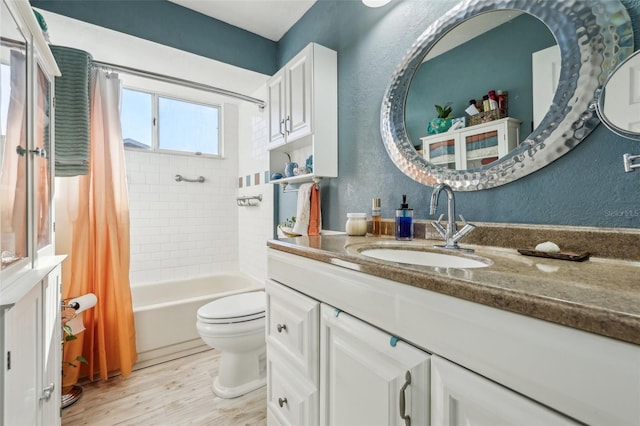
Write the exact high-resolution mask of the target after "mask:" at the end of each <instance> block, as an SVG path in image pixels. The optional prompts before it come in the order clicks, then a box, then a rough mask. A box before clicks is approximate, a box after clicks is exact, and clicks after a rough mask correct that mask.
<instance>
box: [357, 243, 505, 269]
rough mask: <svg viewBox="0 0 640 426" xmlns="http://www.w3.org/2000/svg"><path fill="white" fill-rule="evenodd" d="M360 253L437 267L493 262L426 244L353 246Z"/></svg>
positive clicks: (399, 261) (458, 266)
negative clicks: (447, 251)
mask: <svg viewBox="0 0 640 426" xmlns="http://www.w3.org/2000/svg"><path fill="white" fill-rule="evenodd" d="M351 248H352V249H355V252H356V253H357V254H359V255H362V256H366V257H369V258H372V259H378V260H384V261H388V262H397V263H403V264H406V265H420V266H432V267H435V268H486V267H487V266H490V265H491V264H492V263H493V262H492V261H490V260H489V259H484V258H481V257H479V256H470V255H464V254H462V255H458V254H448V253H442V252H440V251H438V252H436V251H434V249H432V248H431V247H425V246H417V245H416V246H411V247H408V246H403V245H398V246H393V245H387V246H386V247H385V246H384V245H372V246H369V245H361V246H360V247H351Z"/></svg>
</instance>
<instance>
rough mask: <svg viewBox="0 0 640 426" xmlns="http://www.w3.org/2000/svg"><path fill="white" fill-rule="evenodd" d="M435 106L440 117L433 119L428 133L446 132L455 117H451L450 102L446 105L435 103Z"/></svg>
mask: <svg viewBox="0 0 640 426" xmlns="http://www.w3.org/2000/svg"><path fill="white" fill-rule="evenodd" d="M435 107H436V111H437V112H438V117H437V118H434V119H433V120H431V121H430V122H429V125H428V126H427V133H429V134H431V135H434V134H437V133H444V132H446V131H447V130H449V127H451V120H452V119H453V117H451V111H452V108H451V106H450V105H449V104H446V105H445V106H441V105H435Z"/></svg>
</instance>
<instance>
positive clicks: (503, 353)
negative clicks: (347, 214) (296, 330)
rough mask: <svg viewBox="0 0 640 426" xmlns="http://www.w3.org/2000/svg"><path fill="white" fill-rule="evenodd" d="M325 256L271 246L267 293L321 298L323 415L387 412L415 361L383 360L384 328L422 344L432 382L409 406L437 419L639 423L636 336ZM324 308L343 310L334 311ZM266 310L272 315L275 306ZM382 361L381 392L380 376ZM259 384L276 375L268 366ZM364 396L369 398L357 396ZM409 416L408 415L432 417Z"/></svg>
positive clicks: (387, 335)
mask: <svg viewBox="0 0 640 426" xmlns="http://www.w3.org/2000/svg"><path fill="white" fill-rule="evenodd" d="M332 263H333V264H328V263H325V262H321V261H317V260H313V259H310V258H306V257H304V256H298V255H295V254H291V253H286V252H283V251H280V250H276V249H273V248H270V249H269V251H268V268H269V278H270V281H269V283H271V284H270V285H267V293H268V294H269V293H270V292H272V291H273V288H274V287H275V286H277V288H281V289H286V290H287V291H288V292H294V293H298V294H299V295H300V296H301V297H303V298H304V299H305V300H307V301H309V303H313V302H311V301H316V303H318V302H319V303H320V304H321V306H322V315H321V321H320V330H321V333H320V334H321V338H320V345H319V351H320V359H319V360H318V362H319V365H320V367H319V368H320V370H319V371H320V373H321V374H320V378H319V389H320V402H319V410H320V418H319V419H320V420H318V421H320V422H321V424H340V422H342V421H343V420H342V419H343V418H346V419H347V420H345V422H351V423H358V420H357V419H359V418H361V417H357V416H356V417H349V416H353V415H354V413H353V412H351V411H350V404H354V407H356V406H359V407H367V408H366V410H367V412H366V413H364V414H363V413H362V409H359V410H358V411H359V413H357V415H359V416H366V415H367V414H370V413H369V411H371V412H374V411H375V412H388V413H392V414H393V413H394V412H396V410H397V407H398V405H399V404H398V405H396V400H398V401H399V393H398V392H397V389H398V388H397V386H398V384H399V383H403V382H402V374H403V369H405V368H406V369H407V370H410V369H411V367H410V366H411V365H412V364H411V363H409V364H408V365H404V366H403V367H400V366H396V367H387V364H386V363H387V362H388V357H386V356H385V355H384V354H385V353H386V354H389V353H393V349H392V348H390V347H389V341H390V339H391V336H397V337H398V338H399V339H401V340H403V341H404V342H407V343H408V345H407V346H415V347H416V348H422V349H424V350H425V351H426V352H428V353H429V354H431V355H429V354H427V353H423V352H421V351H418V352H419V354H418V355H416V356H417V357H420V356H423V357H425V358H426V359H427V360H430V361H427V362H428V363H429V364H430V367H429V369H428V370H427V371H430V375H431V377H430V392H429V390H428V389H426V390H425V392H424V395H425V396H424V397H423V398H419V399H418V400H417V401H416V400H415V399H414V398H413V396H412V397H411V403H410V405H411V408H410V409H411V410H415V409H419V410H423V409H427V410H430V416H431V417H430V418H431V424H432V425H434V426H439V425H446V424H467V423H465V422H464V421H462V420H461V419H463V418H467V419H468V420H469V422H470V423H468V424H470V425H474V424H480V425H482V424H491V425H494V424H503V425H511V424H512V425H522V424H545V425H546V424H574V423H573V421H574V420H575V421H576V423H583V424H620V425H626V424H640V405H639V404H638V401H640V369H639V368H638V367H639V365H640V364H639V360H640V348H639V347H638V345H633V344H631V343H626V342H623V341H619V340H615V339H611V338H607V337H604V336H600V335H596V334H593V333H588V332H585V331H582V330H577V329H574V328H570V327H565V326H561V325H558V324H554V323H551V322H547V321H542V320H539V319H535V318H532V317H528V316H525V315H519V314H515V313H512V312H508V311H505V310H501V309H496V308H493V307H490V306H486V305H482V304H478V303H474V302H470V301H467V300H462V299H458V298H455V297H452V296H447V295H444V294H440V293H437V292H433V291H428V290H424V289H421V288H419V287H414V286H411V285H405V284H401V283H398V282H395V281H392V280H389V279H384V278H380V277H376V276H373V275H369V274H365V273H362V272H358V271H357V270H354V269H357V268H358V265H357V264H351V263H350V262H348V261H345V260H342V259H338V258H335V259H332ZM337 265H345V266H346V267H341V266H337ZM274 282H276V283H278V284H274ZM328 306H331V307H336V308H338V309H339V310H341V311H342V312H339V313H338V316H337V317H335V314H336V311H335V309H334V308H328ZM268 309H271V310H272V312H271V313H270V314H269V315H274V311H275V310H276V309H278V307H277V306H276V305H273V304H271V306H270V307H269V308H268ZM332 316H333V317H332ZM271 327H272V326H271ZM381 330H384V331H381ZM268 333H271V332H270V331H268ZM373 336H378V337H373ZM379 336H384V337H379ZM387 339H389V340H387ZM268 342H269V338H268ZM398 343H400V342H398ZM403 345H404V343H403ZM270 356H271V352H268V354H267V357H268V358H269V357H270ZM397 359H400V356H398V357H396V360H397ZM276 362H277V359H276ZM289 364H291V365H292V366H295V364H293V363H289ZM415 365H417V364H415ZM387 368H388V370H389V373H388V375H386V376H384V379H385V380H388V383H389V384H390V387H389V390H388V395H387V397H384V396H383V395H384V392H386V391H381V390H382V388H383V386H382V382H384V380H383V378H381V377H380V374H381V371H382V370H383V369H387ZM394 369H395V371H396V372H397V375H396V377H394V376H393V373H392V372H393V371H394ZM297 370H299V369H297ZM289 371H290V372H291V373H294V372H295V371H296V369H293V368H289ZM298 377H299V380H298V382H302V378H303V377H304V375H303V374H302V373H300V375H299V376H298ZM427 380H429V379H427ZM412 381H413V374H412ZM358 382H362V383H358ZM268 385H269V386H271V387H275V386H276V385H277V380H276V379H275V376H272V377H271V380H270V382H269V383H268ZM401 386H402V385H401ZM407 389H409V390H410V392H415V391H416V389H415V388H411V386H408V387H407ZM269 392H270V390H268V393H269ZM338 395H339V397H338ZM405 397H406V396H405ZM363 398H366V399H368V405H360V404H365V401H364V399H363ZM338 399H339V400H338ZM420 399H422V405H420V404H421V403H420ZM270 401H271V399H270ZM405 401H406V400H405ZM270 404H271V403H270ZM407 404H408V403H407ZM487 407H491V411H494V412H497V414H498V417H495V416H491V415H489V414H488V413H486V411H485V410H486V409H488V408H487ZM378 410H379V411H378ZM398 411H399V410H398ZM412 412H413V411H412ZM345 413H346V414H345ZM420 413H421V411H420ZM343 415H345V416H344V417H343ZM413 415H414V416H415V419H416V420H414V421H412V424H413V425H417V424H428V423H429V422H428V420H427V421H425V422H424V423H421V422H418V420H417V419H418V418H419V415H420V414H413ZM487 416H488V417H487ZM367 421H370V422H371V423H376V422H377V420H371V419H368V418H367ZM388 421H389V423H390V424H393V423H394V422H397V421H399V420H397V419H396V420H388ZM382 422H383V423H385V422H387V419H384V420H382ZM487 422H488V423H487ZM303 423H304V422H301V423H300V424H303ZM310 424H315V422H314V421H310ZM360 424H365V423H364V422H363V423H360ZM400 424H402V423H401V422H400Z"/></svg>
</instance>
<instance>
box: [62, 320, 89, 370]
mask: <svg viewBox="0 0 640 426" xmlns="http://www.w3.org/2000/svg"><path fill="white" fill-rule="evenodd" d="M76 316H77V314H75V313H74V314H73V316H72V317H71V318H68V319H66V318H65V319H66V321H65V323H64V324H62V331H63V332H64V338H63V339H62V345H63V346H64V344H65V343H66V342H71V341H72V340H76V339H77V338H78V337H77V336H76V335H75V334H73V329H72V328H71V327H70V326H69V325H68V324H67V322H68V321H71V320H72V319H73V318H75V317H76ZM74 361H78V362H81V363H83V364H89V361H87V359H86V358H85V357H83V356H82V355H78V356H77V357H76V358H75V360H74ZM63 364H64V365H67V366H69V367H77V365H76V364H74V363H73V362H71V361H64V360H63Z"/></svg>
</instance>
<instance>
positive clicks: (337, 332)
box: [320, 304, 429, 426]
mask: <svg viewBox="0 0 640 426" xmlns="http://www.w3.org/2000/svg"><path fill="white" fill-rule="evenodd" d="M321 317H322V319H321V329H320V330H321V331H320V335H321V338H320V342H321V343H320V351H321V352H320V377H321V379H320V424H321V425H356V424H360V425H371V426H374V425H398V426H400V425H404V424H408V423H405V422H406V421H409V422H410V424H413V425H426V424H428V422H429V354H427V353H426V352H423V351H421V350H419V349H417V348H415V347H413V346H411V345H409V344H408V343H406V342H403V341H402V340H399V339H397V338H396V337H395V336H392V335H390V334H388V333H385V332H384V331H381V330H379V329H377V328H375V327H373V326H371V325H369V324H367V323H365V322H363V321H360V320H358V319H357V318H354V317H352V316H350V315H348V314H347V313H344V312H341V311H340V310H339V309H335V308H333V307H331V306H328V305H324V304H323V305H322V308H321Z"/></svg>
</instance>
